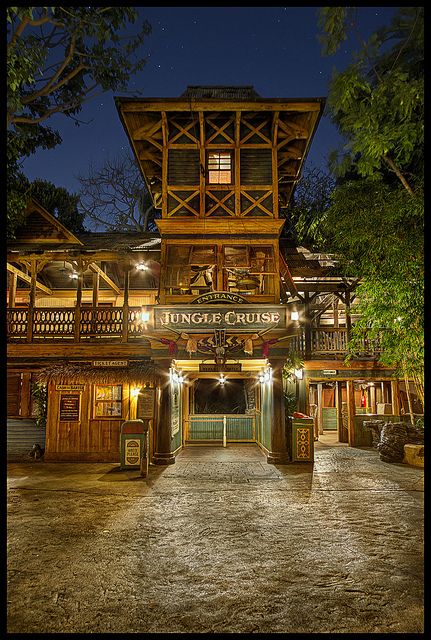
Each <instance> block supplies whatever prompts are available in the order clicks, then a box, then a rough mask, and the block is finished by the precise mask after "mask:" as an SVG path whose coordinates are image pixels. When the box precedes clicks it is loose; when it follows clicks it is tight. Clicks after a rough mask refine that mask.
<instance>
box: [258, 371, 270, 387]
mask: <svg viewBox="0 0 431 640" xmlns="http://www.w3.org/2000/svg"><path fill="white" fill-rule="evenodd" d="M258 380H259V382H260V383H261V384H263V383H264V382H269V381H270V380H271V369H267V370H266V371H261V372H260V373H259V376H258Z"/></svg>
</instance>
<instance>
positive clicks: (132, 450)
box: [120, 420, 149, 476]
mask: <svg viewBox="0 0 431 640" xmlns="http://www.w3.org/2000/svg"><path fill="white" fill-rule="evenodd" d="M148 445H149V432H148V423H146V422H144V421H143V420H126V422H123V424H122V425H121V429H120V469H140V470H141V475H143V476H146V475H147V474H148V465H149V459H148V450H149V446H148Z"/></svg>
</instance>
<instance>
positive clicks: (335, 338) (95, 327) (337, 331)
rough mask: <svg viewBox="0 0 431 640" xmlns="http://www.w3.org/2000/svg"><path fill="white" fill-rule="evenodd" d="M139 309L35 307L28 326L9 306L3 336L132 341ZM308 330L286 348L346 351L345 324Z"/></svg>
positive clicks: (367, 349)
mask: <svg viewBox="0 0 431 640" xmlns="http://www.w3.org/2000/svg"><path fill="white" fill-rule="evenodd" d="M141 313H142V308H141V307H129V308H128V309H127V322H125V318H124V308H123V307H112V308H103V307H85V308H81V309H80V310H78V309H76V308H71V307H63V308H36V309H34V310H33V320H32V323H31V327H29V323H28V314H29V311H28V309H17V308H10V309H7V340H8V342H9V343H15V344H17V343H18V344H19V343H21V344H23V343H33V344H41V343H44V344H53V343H59V342H60V341H61V342H62V343H63V344H64V341H68V342H70V343H71V344H73V343H90V344H91V343H99V344H100V343H101V342H103V343H120V342H122V343H125V342H131V343H133V341H135V340H137V339H139V338H142V337H144V336H145V333H146V328H145V325H144V323H143V321H142V319H141ZM310 334H311V338H310V340H311V343H310V345H309V348H308V349H307V340H306V334H305V331H304V330H303V331H302V332H301V333H300V334H299V335H298V336H295V337H293V338H291V339H290V349H291V350H293V351H295V352H297V353H299V354H300V355H302V356H303V357H307V358H311V357H312V358H328V357H333V358H336V357H343V356H344V355H345V354H346V352H347V344H348V336H347V329H346V328H344V327H341V328H332V327H325V328H321V327H320V328H312V329H311V332H310ZM307 352H308V353H307ZM380 352H381V346H380V342H379V340H366V339H364V340H363V354H364V356H374V355H376V354H378V353H380Z"/></svg>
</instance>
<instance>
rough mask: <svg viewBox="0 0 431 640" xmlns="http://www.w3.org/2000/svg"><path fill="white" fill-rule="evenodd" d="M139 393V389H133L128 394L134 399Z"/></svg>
mask: <svg viewBox="0 0 431 640" xmlns="http://www.w3.org/2000/svg"><path fill="white" fill-rule="evenodd" d="M139 391H140V389H139V388H138V387H135V388H133V389H132V390H131V392H130V393H131V395H132V398H136V397H137V396H138V395H139Z"/></svg>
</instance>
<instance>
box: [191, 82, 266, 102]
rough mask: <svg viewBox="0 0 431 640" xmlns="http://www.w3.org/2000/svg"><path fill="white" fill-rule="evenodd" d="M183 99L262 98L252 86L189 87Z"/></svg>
mask: <svg viewBox="0 0 431 640" xmlns="http://www.w3.org/2000/svg"><path fill="white" fill-rule="evenodd" d="M180 97H181V98H200V99H202V98H218V99H221V100H255V99H256V98H260V97H261V96H260V95H259V94H258V93H256V91H255V90H254V87H252V86H251V85H247V86H243V87H228V86H214V85H211V86H194V85H189V86H188V87H187V89H186V90H185V91H184V93H183V94H182V95H181V96H180Z"/></svg>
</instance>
